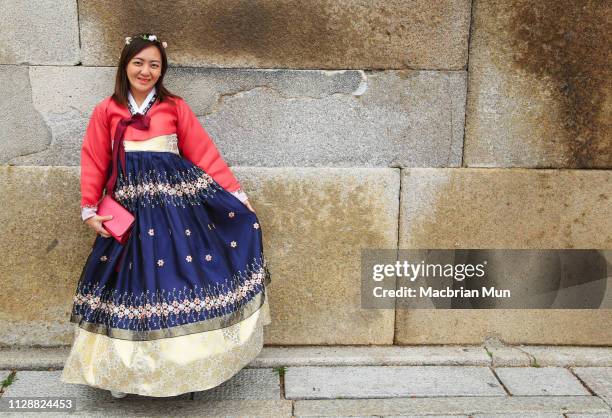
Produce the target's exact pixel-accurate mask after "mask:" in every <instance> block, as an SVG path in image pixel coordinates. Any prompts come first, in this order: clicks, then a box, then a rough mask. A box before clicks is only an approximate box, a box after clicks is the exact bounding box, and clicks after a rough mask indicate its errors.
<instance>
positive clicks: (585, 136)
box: [464, 0, 612, 168]
mask: <svg viewBox="0 0 612 418" xmlns="http://www.w3.org/2000/svg"><path fill="white" fill-rule="evenodd" d="M610 10H611V9H610V7H609V4H607V3H606V2H591V3H588V4H584V3H580V2H578V3H576V2H538V3H537V4H534V3H533V2H531V1H527V0H513V1H504V0H495V1H481V2H474V6H473V11H472V14H473V24H472V32H471V37H470V86H469V89H468V91H469V96H468V101H467V111H466V113H467V116H466V130H465V136H466V141H465V153H464V155H465V159H464V163H465V164H466V165H468V166H470V167H476V166H481V167H502V166H503V167H516V166H520V167H544V168H548V167H568V168H587V167H588V168H596V167H597V168H604V167H612V140H611V139H610V120H611V119H612V97H611V94H612V93H611V92H612V89H611V88H610V80H611V79H612V70H611V68H610V65H609V59H608V56H609V55H608V53H609V45H610V43H611V42H612V32H611V31H610V30H609V29H608V25H609V22H610V16H611V15H610Z"/></svg>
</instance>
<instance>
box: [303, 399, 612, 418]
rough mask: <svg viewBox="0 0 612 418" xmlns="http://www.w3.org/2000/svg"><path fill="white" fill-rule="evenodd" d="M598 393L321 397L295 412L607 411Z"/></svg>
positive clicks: (396, 413) (456, 413) (467, 413)
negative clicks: (426, 396) (389, 397)
mask: <svg viewBox="0 0 612 418" xmlns="http://www.w3.org/2000/svg"><path fill="white" fill-rule="evenodd" d="M609 411H610V409H609V407H608V405H606V403H605V402H604V401H602V400H601V399H599V398H598V397H596V396H493V397H491V396H489V397H487V396H484V397H481V396H477V397H466V396H459V397H436V398H394V399H319V400H296V401H294V415H295V416H296V417H307V416H328V417H329V416H338V415H345V416H351V415H360V416H367V415H375V416H391V415H395V416H397V415H405V414H411V415H414V414H417V415H418V414H420V415H436V414H438V415H449V414H450V415H476V414H492V413H498V414H504V413H506V414H511V413H514V414H521V415H522V414H529V413H531V414H535V413H558V414H562V413H566V414H567V413H608V412H609Z"/></svg>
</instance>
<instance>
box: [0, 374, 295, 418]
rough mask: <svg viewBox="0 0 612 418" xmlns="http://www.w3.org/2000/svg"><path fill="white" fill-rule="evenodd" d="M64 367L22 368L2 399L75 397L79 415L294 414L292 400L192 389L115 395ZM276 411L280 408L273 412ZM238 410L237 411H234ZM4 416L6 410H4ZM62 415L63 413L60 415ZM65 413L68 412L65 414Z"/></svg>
mask: <svg viewBox="0 0 612 418" xmlns="http://www.w3.org/2000/svg"><path fill="white" fill-rule="evenodd" d="M60 375H61V371H52V372H48V371H47V372H43V371H20V372H18V373H17V376H16V379H15V381H14V383H13V384H12V385H10V386H9V387H8V388H6V391H5V393H4V394H3V396H2V399H4V400H5V401H6V399H7V398H18V397H19V398H21V397H73V398H75V409H76V411H77V412H79V416H136V414H137V416H143V415H146V416H173V415H176V414H177V412H179V411H180V415H181V416H218V414H220V415H223V416H228V414H232V416H244V415H246V414H248V415H249V416H291V402H290V401H282V400H276V401H274V400H231V399H223V400H219V401H207V400H200V401H194V400H191V394H190V393H184V394H181V395H178V396H170V397H157V398H156V397H150V396H141V395H135V394H128V396H127V397H125V398H122V399H114V398H112V397H111V394H110V392H109V391H108V390H103V389H99V388H94V387H91V386H88V385H77V384H67V383H63V382H61V381H60V380H59V379H60ZM272 411H275V412H277V413H276V414H273V413H272ZM234 414H235V415H234ZM3 416H4V414H3ZM56 416H62V415H59V414H58V415H56ZM64 416H65V415H64Z"/></svg>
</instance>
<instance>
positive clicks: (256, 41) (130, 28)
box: [79, 0, 470, 70]
mask: <svg viewBox="0 0 612 418" xmlns="http://www.w3.org/2000/svg"><path fill="white" fill-rule="evenodd" d="M469 20H470V2H469V1H468V0H453V1H449V2H446V3H444V4H441V3H440V4H438V3H435V2H434V3H429V2H411V1H408V0H396V1H393V2H389V1H385V0H375V1H371V2H366V3H363V2H360V1H356V0H350V1H343V2H335V1H329V0H316V1H310V2H306V3H304V2H299V1H295V0H290V1H283V2H278V1H273V0H272V1H270V0H268V1H262V2H257V3H249V2H247V3H244V2H240V1H235V0H232V1H226V2H215V1H212V0H200V1H191V2H182V3H181V4H180V6H178V7H177V5H176V4H175V3H168V2H162V1H156V2H153V3H151V2H144V1H140V0H139V1H128V0H121V1H115V0H104V1H81V2H79V24H80V28H81V44H82V54H83V63H84V64H85V65H116V60H117V57H118V56H119V53H120V50H121V48H122V47H123V44H124V35H126V36H127V35H128V34H132V33H135V32H139V31H148V32H153V33H155V34H157V35H158V37H159V39H160V40H164V41H167V42H168V48H167V52H168V54H169V56H170V57H169V58H170V62H171V63H173V64H176V65H182V66H191V67H193V66H204V67H226V68H228V67H246V68H331V69H335V68H427V69H453V70H455V69H463V68H464V67H465V65H466V62H467V42H468V30H469Z"/></svg>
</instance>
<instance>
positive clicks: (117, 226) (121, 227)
mask: <svg viewBox="0 0 612 418" xmlns="http://www.w3.org/2000/svg"><path fill="white" fill-rule="evenodd" d="M97 214H98V215H100V216H107V215H113V219H110V220H108V221H104V222H102V226H104V229H106V230H107V231H108V232H109V233H110V234H111V235H112V236H113V237H114V238H115V239H116V240H117V241H119V243H120V244H121V245H124V244H125V243H126V242H127V241H128V238H129V237H130V231H131V230H132V226H133V225H134V215H132V214H131V213H130V211H128V210H127V209H126V208H124V207H123V206H121V205H120V204H119V203H118V202H117V201H116V200H115V199H113V198H112V197H110V196H109V195H106V196H104V198H103V199H102V201H101V202H100V204H99V205H98V210H97Z"/></svg>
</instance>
